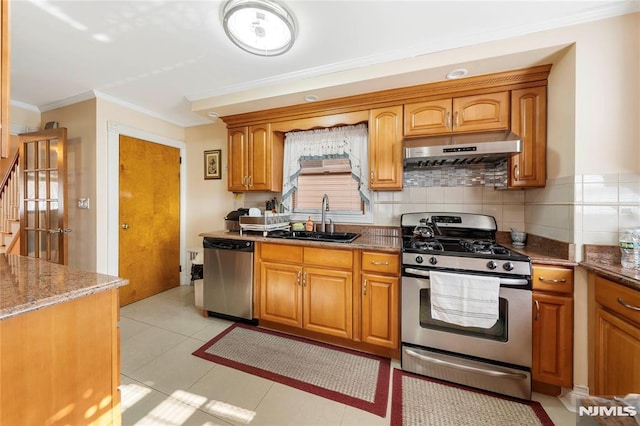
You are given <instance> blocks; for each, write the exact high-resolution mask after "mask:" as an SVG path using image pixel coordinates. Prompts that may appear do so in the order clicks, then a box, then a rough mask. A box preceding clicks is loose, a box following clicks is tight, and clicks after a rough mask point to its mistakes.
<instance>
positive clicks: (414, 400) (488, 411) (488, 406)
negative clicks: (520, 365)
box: [391, 369, 553, 426]
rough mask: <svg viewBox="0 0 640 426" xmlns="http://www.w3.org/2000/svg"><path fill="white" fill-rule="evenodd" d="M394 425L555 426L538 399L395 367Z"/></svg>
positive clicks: (392, 417)
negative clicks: (490, 390)
mask: <svg viewBox="0 0 640 426" xmlns="http://www.w3.org/2000/svg"><path fill="white" fill-rule="evenodd" d="M392 392H393V393H392V398H393V402H392V403H391V426H400V425H402V426H413V425H415V426H424V425H430V426H477V425H491V426H515V425H518V426H529V425H531V426H533V425H536V426H539V425H543V426H552V425H553V422H552V421H551V419H550V418H549V415H548V414H547V413H546V412H545V411H544V408H542V405H540V403H539V402H536V401H524V400H521V399H513V398H509V397H507V396H505V397H502V396H499V395H496V394H487V393H484V392H482V391H480V390H477V389H471V388H466V387H462V386H458V385H453V384H450V383H446V382H441V381H438V380H435V379H429V378H427V377H423V376H419V375H415V374H411V373H408V372H405V371H402V370H398V369H394V370H393V391H392Z"/></svg>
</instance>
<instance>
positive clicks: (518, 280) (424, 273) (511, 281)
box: [404, 268, 529, 285]
mask: <svg viewBox="0 0 640 426" xmlns="http://www.w3.org/2000/svg"><path fill="white" fill-rule="evenodd" d="M404 271H405V272H406V273H409V274H413V275H419V276H421V277H425V278H429V271H425V270H424V269H416V268H404ZM500 284H504V285H527V284H529V281H527V280H526V279H524V278H500Z"/></svg>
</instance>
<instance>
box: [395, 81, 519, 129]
mask: <svg viewBox="0 0 640 426" xmlns="http://www.w3.org/2000/svg"><path fill="white" fill-rule="evenodd" d="M508 128H509V91H502V92H495V93H486V94H481V95H474V96H463V97H456V98H448V99H438V100H434V101H426V102H419V103H412V104H406V105H405V106H404V136H427V135H439V134H446V133H452V132H477V131H483V130H504V129H508Z"/></svg>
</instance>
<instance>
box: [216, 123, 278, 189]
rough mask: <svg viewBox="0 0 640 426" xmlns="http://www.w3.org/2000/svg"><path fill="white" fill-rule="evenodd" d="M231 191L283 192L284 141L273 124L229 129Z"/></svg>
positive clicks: (228, 185)
mask: <svg viewBox="0 0 640 426" xmlns="http://www.w3.org/2000/svg"><path fill="white" fill-rule="evenodd" d="M228 137H229V160H228V166H229V170H228V173H229V180H228V184H227V187H228V189H229V191H235V192H243V191H281V190H282V160H283V156H282V153H283V152H282V150H283V145H282V140H281V138H279V134H278V133H276V134H274V133H273V132H272V131H271V125H270V124H258V125H253V126H242V127H234V128H230V129H229V131H228Z"/></svg>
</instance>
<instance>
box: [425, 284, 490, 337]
mask: <svg viewBox="0 0 640 426" xmlns="http://www.w3.org/2000/svg"><path fill="white" fill-rule="evenodd" d="M429 281H430V287H431V317H432V318H433V319H437V320H440V321H445V322H448V323H451V324H457V325H461V326H464V327H478V328H491V327H493V326H494V324H495V323H496V321H497V320H498V317H499V301H498V298H499V293H500V278H498V277H485V276H478V275H465V274H450V273H446V272H437V271H436V272H434V271H430V273H429Z"/></svg>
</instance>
